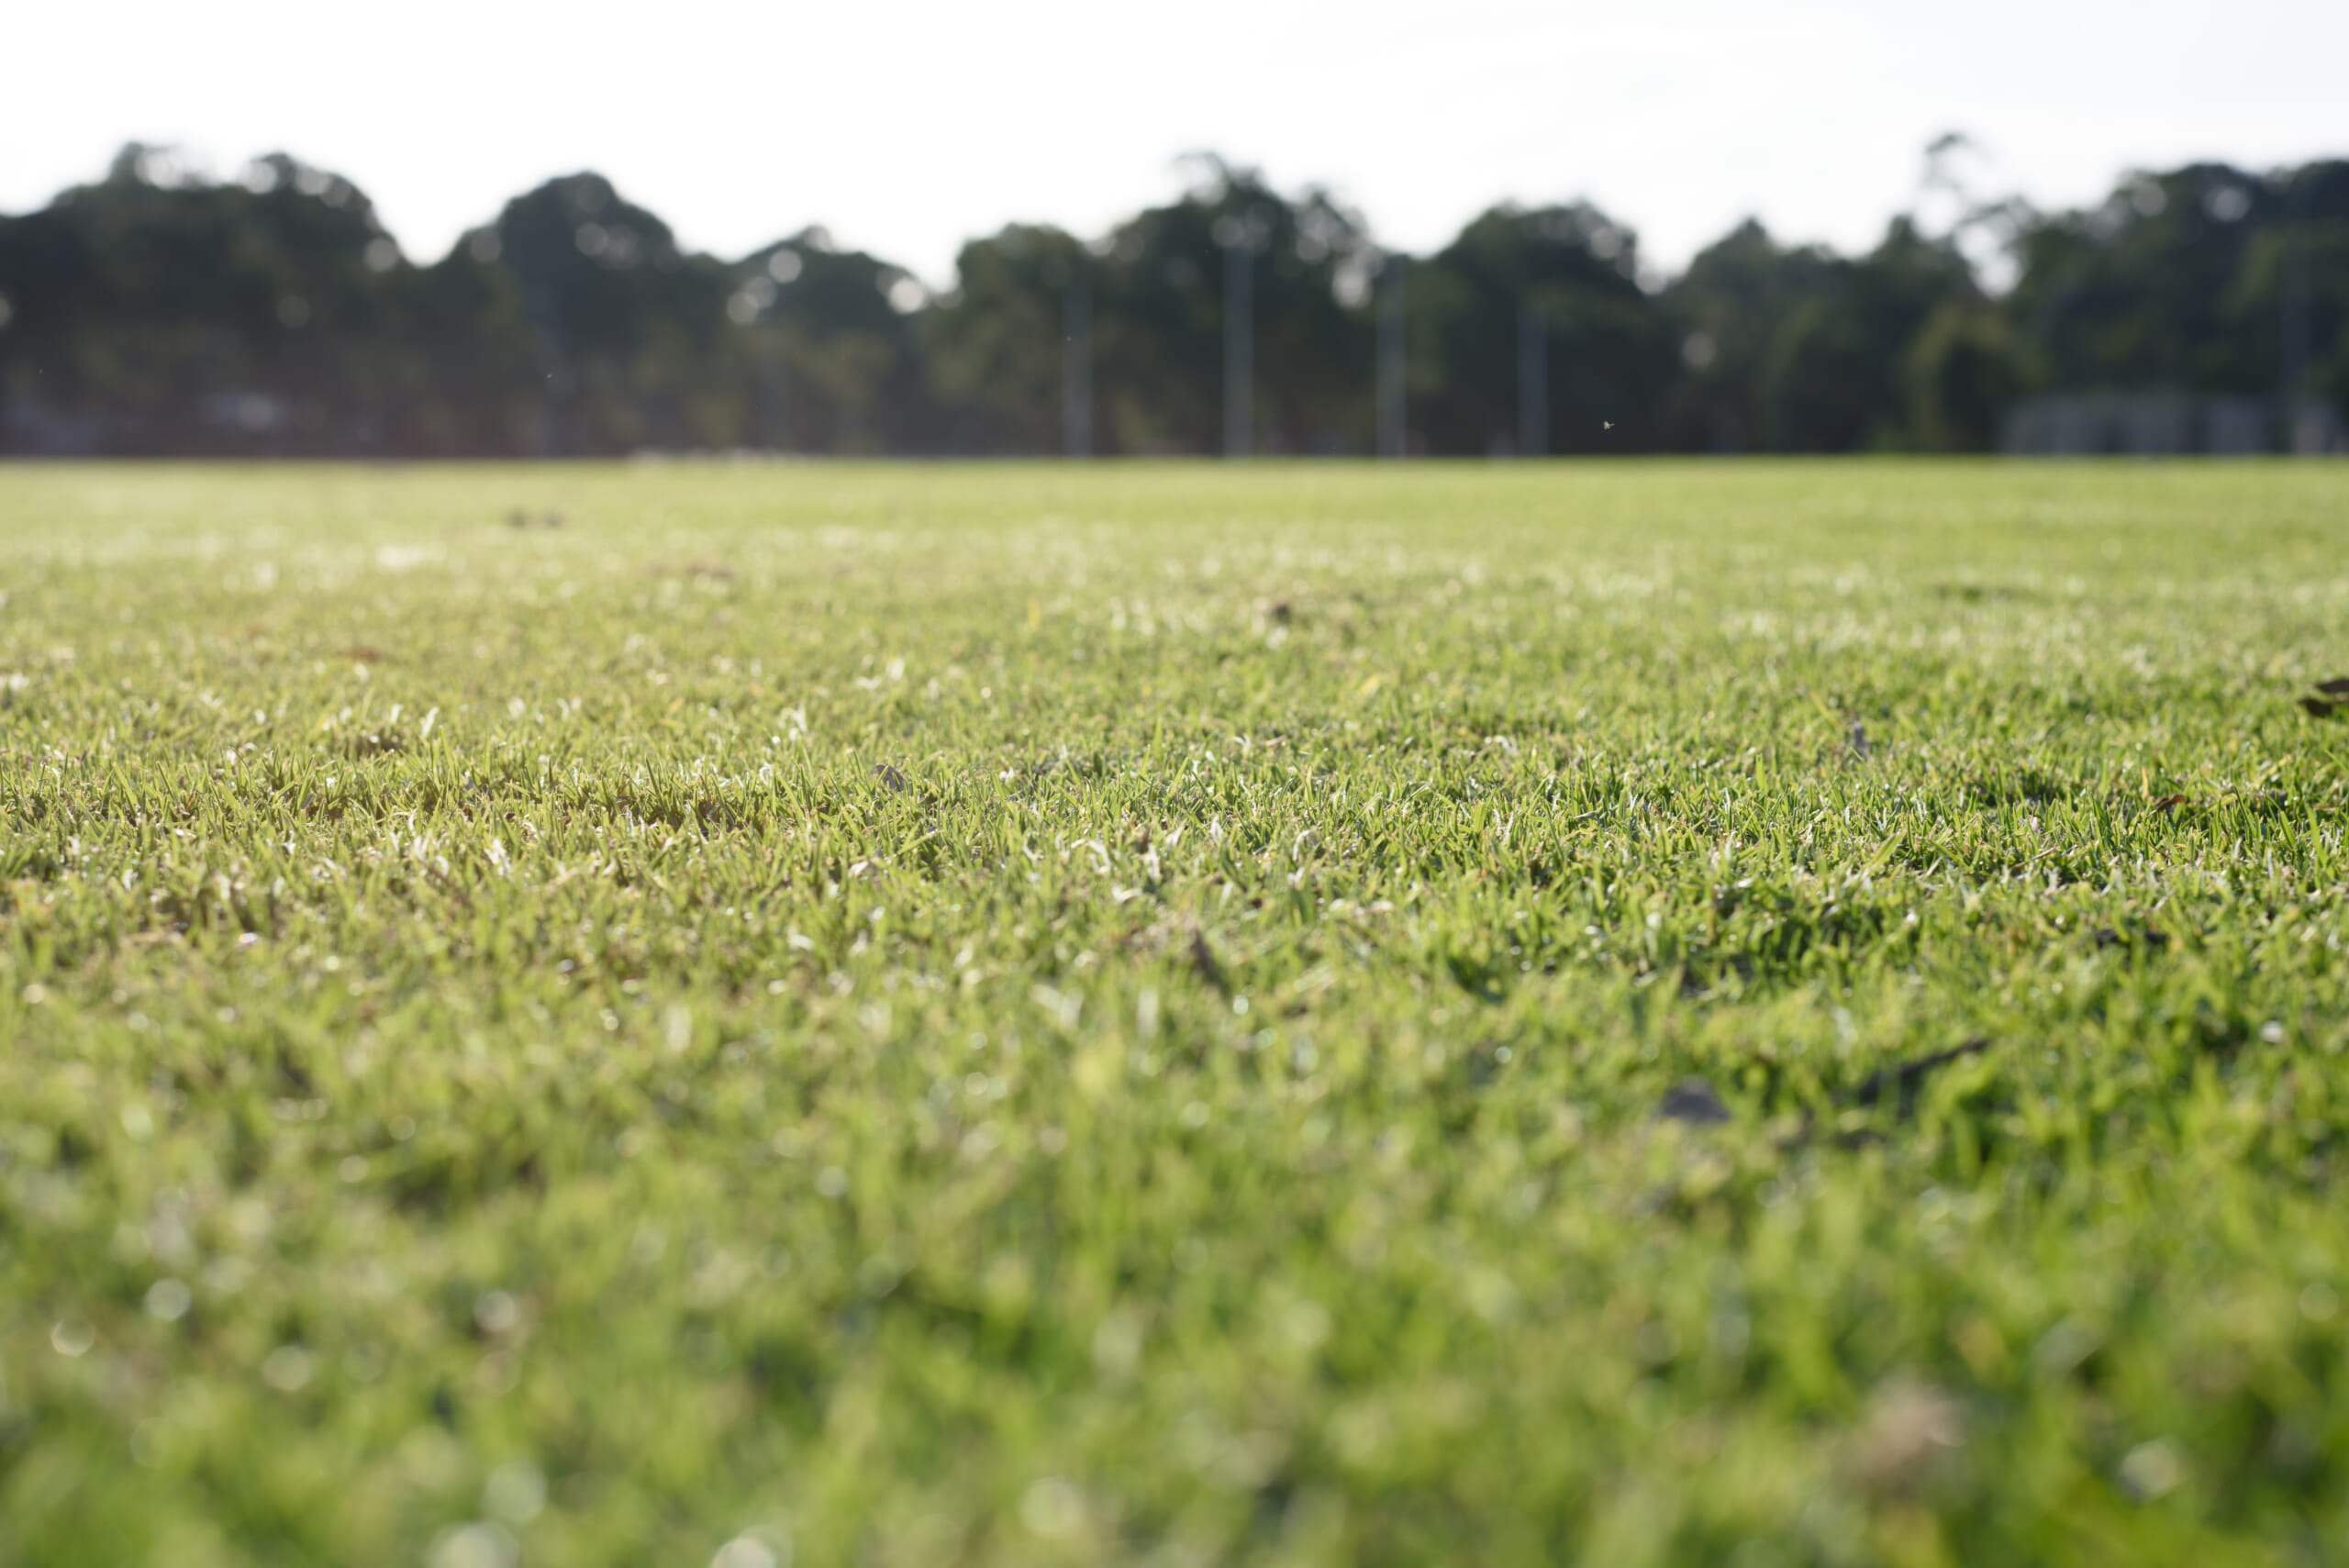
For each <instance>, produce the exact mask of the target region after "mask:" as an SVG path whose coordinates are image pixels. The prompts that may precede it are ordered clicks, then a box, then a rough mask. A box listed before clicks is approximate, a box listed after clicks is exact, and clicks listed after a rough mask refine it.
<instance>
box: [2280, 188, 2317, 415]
mask: <svg viewBox="0 0 2349 1568" xmlns="http://www.w3.org/2000/svg"><path fill="white" fill-rule="evenodd" d="M2309 188H2310V181H2309V179H2308V171H2307V170H2305V169H2301V170H2298V171H2295V172H2294V173H2293V175H2292V181H2291V183H2290V184H2289V185H2288V187H2287V188H2286V190H2285V193H2284V234H2283V239H2282V242H2281V250H2282V253H2281V254H2280V255H2279V256H2278V257H2277V272H2278V273H2279V276H2278V277H2277V291H2276V292H2277V295H2278V296H2279V299H2278V303H2279V305H2280V306H2281V308H2282V312H2283V319H2282V320H2281V321H2280V322H2278V323H2277V327H2278V329H2279V331H2280V333H2281V336H2282V339H2283V341H2282V343H2281V344H2280V345H2279V347H2280V349H2281V353H2280V356H2279V357H2280V358H2281V360H2282V361H2283V384H2282V385H2281V386H2280V387H2279V388H2278V391H2279V393H2280V394H2281V397H2280V401H2281V403H2282V405H2283V427H2284V428H2283V448H2284V450H2286V451H2293V450H2298V448H2299V423H2300V409H2301V406H2302V403H2303V402H2304V400H2305V399H2306V398H2307V396H2308V378H2309V350H2310V341H2309V339H2310V322H2309V317H2310V307H2309V237H2308V206H2309V195H2308V193H2309Z"/></svg>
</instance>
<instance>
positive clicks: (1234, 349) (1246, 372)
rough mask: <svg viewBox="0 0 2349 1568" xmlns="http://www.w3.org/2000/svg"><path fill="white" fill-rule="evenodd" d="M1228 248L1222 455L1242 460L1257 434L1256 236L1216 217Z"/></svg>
mask: <svg viewBox="0 0 2349 1568" xmlns="http://www.w3.org/2000/svg"><path fill="white" fill-rule="evenodd" d="M1215 241H1216V243H1217V244H1219V245H1220V246H1222V247H1223V455H1224V456H1225V457H1227V458H1243V457H1246V456H1248V455H1249V454H1250V453H1251V452H1252V451H1253V450H1255V444H1256V441H1255V436H1256V410H1255V391H1256V325H1255V308H1256V302H1255V284H1256V242H1255V241H1256V236H1255V231H1254V227H1253V226H1252V225H1251V224H1249V223H1246V222H1244V221H1242V220H1241V219H1240V218H1236V217H1230V216H1229V215H1227V216H1225V217H1219V218H1218V219H1216V223H1215Z"/></svg>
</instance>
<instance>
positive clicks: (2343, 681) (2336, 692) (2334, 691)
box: [2316, 675, 2349, 697]
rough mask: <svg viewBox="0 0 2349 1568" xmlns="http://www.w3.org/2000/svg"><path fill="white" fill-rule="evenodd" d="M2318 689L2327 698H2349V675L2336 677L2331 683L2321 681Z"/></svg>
mask: <svg viewBox="0 0 2349 1568" xmlns="http://www.w3.org/2000/svg"><path fill="white" fill-rule="evenodd" d="M2316 689H2317V690H2318V691H2321V692H2322V693H2324V694H2325V695H2327V696H2334V697H2349V675H2336V676H2334V677H2333V678H2332V680H2330V681H2319V682H2318V683H2317V684H2316Z"/></svg>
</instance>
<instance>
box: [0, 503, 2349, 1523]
mask: <svg viewBox="0 0 2349 1568" xmlns="http://www.w3.org/2000/svg"><path fill="white" fill-rule="evenodd" d="M515 509H521V510H522V512H523V513H524V515H525V516H524V522H525V525H526V526H521V527H516V526H513V525H511V524H510V523H509V522H508V520H507V517H508V514H509V512H512V511H514V510H515ZM550 512H555V513H559V514H560V516H561V518H562V526H560V527H550V526H547V524H546V522H545V521H544V515H545V514H548V513H550ZM2344 673H2349V466H2344V465H2338V464H2334V465H2318V464H2307V465H2299V466H2283V465H2270V466H2230V465H2221V464H2216V463H2212V464H2207V465H2193V466H2188V465H2177V466H2142V467H2117V466H2078V467H2067V466H2054V465H2050V466H2001V467H1991V466H1966V465H1949V466H1925V465H1909V464H1892V463H1883V464H1878V463H1865V462H1850V463H1844V464H1840V465H1824V464H1822V465H1816V466H1810V465H1801V466H1798V465H1717V466H1700V465H1658V466H1634V465H1620V466H1612V465H1610V466H1593V467H1534V466H1520V467H1492V468H1486V467H1456V468H1453V467H1436V466H1418V467H1409V468H1397V469H1389V470H1374V469H1370V468H1347V467H1277V466H1275V467H1265V468H1244V467H1243V468H1232V469H1222V468H1205V467H1189V468H1183V467H1167V468H1152V467H1143V466H1135V467H1123V466H1104V467H1099V468H1092V469H1069V468H1015V467H997V468H897V469H877V468H876V469H860V468H845V467H843V468H834V467H824V466H786V467H756V466H751V467H728V466H721V465H715V464H713V465H706V466H686V465H668V466H660V465H640V466H630V467H612V468H538V469H528V468H513V469H496V468H489V469H473V470H400V469H388V470H381V471H370V470H363V469H358V468H337V469H312V468H283V469H275V470H228V469H217V470H178V469H162V468H121V467H117V468H73V467H60V468H17V469H14V470H0V1037H5V1040H6V1051H5V1052H0V1561H5V1562H8V1563H24V1564H40V1565H43V1568H74V1565H82V1564H90V1565H97V1564H106V1565H117V1564H133V1563H149V1562H152V1563H158V1564H171V1565H173V1568H205V1565H208V1564H216V1563H217V1564H227V1563H247V1562H250V1563H268V1564H289V1565H290V1564H305V1565H306V1564H373V1563H393V1562H402V1563H425V1564H430V1565H432V1568H511V1565H513V1564H516V1563H520V1564H529V1565H536V1564H614V1565H619V1564H642V1563H679V1564H685V1565H688V1568H701V1565H702V1564H704V1563H713V1562H714V1563H715V1564H717V1568H784V1565H785V1564H789V1563H794V1562H796V1563H797V1564H800V1565H803V1568H805V1565H808V1564H833V1563H840V1564H900V1563H902V1564H931V1563H986V1564H1014V1563H1019V1564H1025V1563H1070V1564H1080V1563H1083V1564H1092V1563H1116V1562H1150V1563H1157V1564H1167V1565H1174V1564H1198V1565H1204V1564H1208V1563H1219V1562H1231V1563H1274V1562H1295V1563H1322V1562H1330V1563H1334V1562H1364V1563H1382V1564H1383V1563H1397V1564H1400V1563H1484V1564H1502V1563H1542V1562H1570V1561H1574V1562H1593V1563H1607V1564H1640V1563H1649V1562H1673V1563H1681V1562H1686V1563H1729V1564H1735V1565H1737V1568H1765V1565H1770V1564H1785V1565H1791V1564H1797V1563H1813V1562H1817V1563H1869V1562H1885V1563H1893V1564H1904V1565H1906V1564H1920V1565H1921V1564H1933V1563H2021V1562H2080V1563H2112V1562H2139V1563H2143V1562H2194V1563H2196V1564H2198V1565H2199V1568H2220V1565H2222V1564H2233V1563H2297V1562H2309V1563H2316V1562H2349V1355H2344V1341H2345V1340H2349V1185H2345V1184H2344V1183H2345V1182H2349V1167H2344V1161H2349V1147H2344V1143H2343V1132H2344V1129H2349V1061H2345V1060H2344V1057H2343V1051H2344V1049H2349V986H2345V985H2344V977H2345V976H2349V963H2345V962H2344V958H2343V951H2342V944H2343V937H2344V934H2349V915H2345V913H2344V897H2349V854H2345V853H2344V849H2343V827H2344V823H2349V815H2344V813H2345V812H2349V778H2345V777H2344V762H2349V722H2343V721H2341V720H2335V721H2332V722H2324V721H2321V720H2319V719H2317V718H2314V717H2310V716H2309V715H2308V714H2306V713H2304V712H2303V711H2302V710H2301V707H2300V706H2299V698H2300V697H2301V695H2303V694H2304V693H2306V692H2307V690H2308V688H2309V686H2310V683H2311V682H2313V681H2316V680H2320V679H2322V678H2324V677H2328V676H2335V675H2341V674H2344ZM1976 1042H1979V1044H1978V1048H1976V1049H1973V1050H1970V1051H1961V1050H1959V1048H1963V1047H1968V1046H1973V1045H1975V1044H1976ZM1953 1051H1956V1052H1957V1054H1954V1055H1951V1056H1948V1057H1947V1059H1946V1060H1942V1058H1943V1053H1949V1052H1953ZM1692 1080H1696V1081H1698V1082H1691V1081H1692Z"/></svg>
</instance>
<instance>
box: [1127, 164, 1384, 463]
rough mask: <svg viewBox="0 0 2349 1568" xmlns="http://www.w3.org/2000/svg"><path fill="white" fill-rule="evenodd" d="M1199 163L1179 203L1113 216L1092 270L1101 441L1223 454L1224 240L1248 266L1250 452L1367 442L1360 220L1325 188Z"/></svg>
mask: <svg viewBox="0 0 2349 1568" xmlns="http://www.w3.org/2000/svg"><path fill="white" fill-rule="evenodd" d="M1191 163H1192V168H1193V171H1194V173H1195V179H1194V182H1193V183H1192V185H1191V188H1190V189H1189V190H1188V191H1187V192H1186V193H1185V195H1184V196H1183V197H1182V199H1181V200H1179V201H1177V202H1175V203H1174V204H1172V205H1170V206H1163V207H1153V208H1152V209H1150V210H1149V211H1146V212H1143V213H1141V214H1139V215H1137V216H1135V217H1131V218H1129V219H1128V220H1127V221H1125V222H1124V223H1121V224H1119V226H1118V227H1117V228H1115V229H1113V230H1112V231H1111V232H1110V234H1109V236H1108V239H1107V240H1106V241H1105V242H1104V243H1103V245H1102V246H1101V247H1100V248H1099V253H1098V254H1097V257H1096V259H1095V261H1094V262H1093V265H1092V267H1091V269H1090V271H1089V276H1090V278H1091V279H1092V281H1093V287H1094V321H1095V328H1094V342H1095V358H1096V369H1095V382H1094V384H1095V387H1096V396H1097V400H1098V403H1099V406H1100V408H1101V413H1102V417H1101V420H1100V427H1101V428H1102V430H1103V432H1104V436H1105V439H1104V442H1103V448H1104V450H1108V451H1117V452H1130V453H1131V452H1194V453H1205V452H1211V451H1216V450H1220V448H1221V445H1222V439H1223V425H1222V415H1223V310H1224V297H1223V278H1224V266H1225V260H1224V256H1225V250H1226V248H1227V247H1239V248H1241V250H1242V251H1243V253H1244V254H1245V255H1246V257H1247V265H1248V266H1249V267H1250V268H1252V273H1253V289H1252V293H1253V306H1252V318H1253V328H1254V333H1253V338H1254V352H1253V359H1254V377H1253V387H1254V392H1253V397H1252V405H1253V425H1254V431H1253V440H1252V450H1256V451H1260V452H1265V453H1272V454H1279V453H1285V452H1287V453H1295V452H1313V453H1323V454H1333V453H1339V452H1347V451H1363V450H1368V448H1369V445H1370V425H1371V354H1372V333H1371V325H1370V317H1369V315H1368V312H1367V308H1366V300H1367V288H1366V286H1365V285H1366V279H1367V275H1368V267H1369V262H1370V255H1371V248H1370V241H1369V237H1368V233H1367V230H1366V229H1365V228H1364V224H1363V222H1362V219H1361V217H1360V216H1359V215H1357V214H1355V213H1354V212H1353V211H1352V210H1351V209H1350V208H1347V207H1345V206H1342V205H1341V204H1340V203H1339V202H1338V201H1337V200H1336V199H1335V198H1333V197H1332V196H1331V195H1330V194H1329V193H1328V192H1326V191H1322V190H1319V189H1308V190H1307V191H1305V192H1304V193H1303V194H1302V195H1299V196H1297V198H1295V199H1294V200H1292V199H1288V198H1285V197H1283V196H1282V195H1280V194H1279V193H1278V192H1276V191H1275V190H1273V189H1272V188H1271V187H1270V186H1269V185H1267V184H1266V183H1264V179H1263V177H1262V176H1261V175H1260V174H1259V173H1257V172H1255V171H1254V170H1252V169H1244V168H1241V167H1238V166H1236V165H1233V164H1230V163H1227V162H1225V161H1222V160H1221V159H1219V158H1213V157H1200V158H1197V159H1194V160H1192V161H1191Z"/></svg>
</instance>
